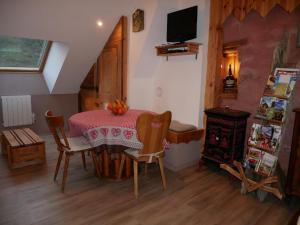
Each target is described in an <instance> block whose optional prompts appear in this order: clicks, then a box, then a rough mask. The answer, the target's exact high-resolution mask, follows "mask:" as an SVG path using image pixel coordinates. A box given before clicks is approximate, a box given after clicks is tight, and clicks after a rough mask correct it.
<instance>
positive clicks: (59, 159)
mask: <svg viewBox="0 0 300 225" xmlns="http://www.w3.org/2000/svg"><path fill="white" fill-rule="evenodd" d="M63 155H64V152H62V151H60V152H59V156H58V160H57V163H56V168H55V174H54V178H53V180H54V181H56V177H57V174H58V171H59V168H60V163H61V159H62V157H63Z"/></svg>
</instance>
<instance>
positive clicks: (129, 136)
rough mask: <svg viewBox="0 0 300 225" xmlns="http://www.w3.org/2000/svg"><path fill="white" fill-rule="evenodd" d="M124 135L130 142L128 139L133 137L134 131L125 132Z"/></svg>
mask: <svg viewBox="0 0 300 225" xmlns="http://www.w3.org/2000/svg"><path fill="white" fill-rule="evenodd" d="M123 135H124V137H125V138H126V139H127V140H128V139H130V138H131V137H132V135H133V131H131V130H124V131H123Z"/></svg>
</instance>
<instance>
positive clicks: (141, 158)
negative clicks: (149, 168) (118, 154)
mask: <svg viewBox="0 0 300 225" xmlns="http://www.w3.org/2000/svg"><path fill="white" fill-rule="evenodd" d="M171 117H172V114H171V112H170V111H166V112H165V113H163V114H160V115H153V114H150V113H143V114H141V115H140V116H139V117H138V119H137V123H136V129H137V134H138V139H139V140H140V141H141V142H142V143H143V148H142V149H140V150H138V149H127V150H125V151H124V154H123V155H122V159H121V165H120V170H119V174H118V178H119V179H120V178H121V176H122V171H123V167H124V161H125V157H126V156H128V157H129V158H131V159H132V160H133V171H134V195H135V197H136V198H137V197H138V163H139V162H145V163H152V162H153V161H155V162H156V161H158V163H159V168H160V173H161V178H162V184H163V188H164V189H166V188H167V182H166V178H165V173H164V166H163V159H162V158H163V157H164V140H165V139H166V136H167V132H168V129H169V126H170V123H171Z"/></svg>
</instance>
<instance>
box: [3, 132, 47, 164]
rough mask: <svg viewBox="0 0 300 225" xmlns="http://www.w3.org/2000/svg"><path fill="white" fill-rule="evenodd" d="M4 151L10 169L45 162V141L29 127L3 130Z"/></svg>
mask: <svg viewBox="0 0 300 225" xmlns="http://www.w3.org/2000/svg"><path fill="white" fill-rule="evenodd" d="M2 134H3V135H2V153H3V154H4V155H7V158H8V165H9V168H10V169H15V168H20V167H24V166H28V165H35V164H43V163H44V162H45V142H44V141H43V139H41V138H40V137H39V136H38V135H37V134H36V133H34V132H33V131H32V130H31V129H29V128H24V129H15V130H6V131H3V132H2Z"/></svg>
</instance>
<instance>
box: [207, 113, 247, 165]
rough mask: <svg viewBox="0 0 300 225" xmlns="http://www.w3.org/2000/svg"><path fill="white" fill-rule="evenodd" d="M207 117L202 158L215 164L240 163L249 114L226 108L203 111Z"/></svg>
mask: <svg viewBox="0 0 300 225" xmlns="http://www.w3.org/2000/svg"><path fill="white" fill-rule="evenodd" d="M205 113H206V115H207V123H206V137H205V145H204V151H203V158H204V159H209V160H212V161H214V162H217V163H232V162H233V160H237V161H241V160H242V158H243V153H244V142H245V133H246V127H247V118H248V117H249V116H250V113H248V112H244V111H239V110H232V109H227V108H213V109H208V110H205Z"/></svg>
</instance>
